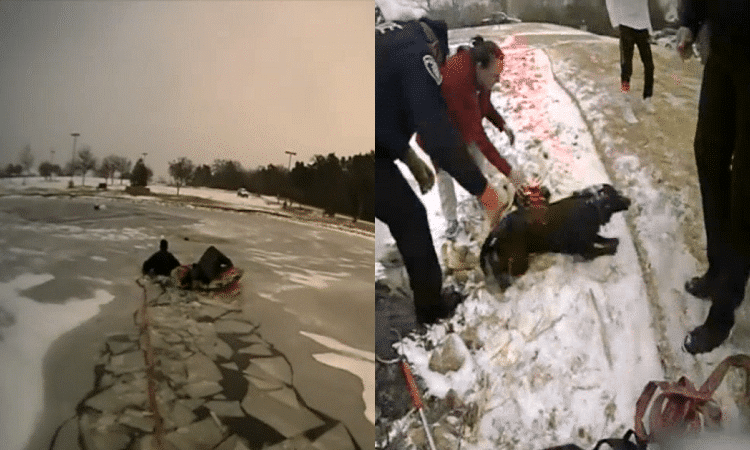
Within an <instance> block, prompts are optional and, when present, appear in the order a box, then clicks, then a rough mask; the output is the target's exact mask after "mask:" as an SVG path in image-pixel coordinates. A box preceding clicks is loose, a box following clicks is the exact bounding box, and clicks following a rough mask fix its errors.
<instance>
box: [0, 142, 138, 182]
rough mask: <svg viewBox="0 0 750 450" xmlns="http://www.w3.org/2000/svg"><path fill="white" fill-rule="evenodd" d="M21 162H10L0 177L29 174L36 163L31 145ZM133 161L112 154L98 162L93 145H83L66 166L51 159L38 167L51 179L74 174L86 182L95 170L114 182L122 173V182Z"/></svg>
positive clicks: (26, 147) (20, 157) (23, 153)
mask: <svg viewBox="0 0 750 450" xmlns="http://www.w3.org/2000/svg"><path fill="white" fill-rule="evenodd" d="M19 161H20V164H8V165H7V166H6V167H5V168H4V169H2V170H0V177H14V176H21V175H28V174H29V173H30V170H31V167H32V165H33V164H34V155H33V153H32V152H31V146H30V145H26V146H25V147H24V148H23V150H22V151H21V154H20V155H19ZM132 166H133V163H132V162H131V161H130V160H129V159H128V158H125V157H123V156H116V155H110V156H107V157H106V158H104V159H103V160H102V161H101V163H98V160H97V158H96V157H95V156H94V154H93V152H92V151H91V147H89V146H88V145H83V146H82V147H81V149H80V150H79V151H78V152H76V153H75V155H74V159H73V161H69V162H68V163H67V164H65V166H64V167H60V165H59V164H53V163H51V162H50V161H47V160H45V161H43V162H41V163H40V164H39V166H38V167H37V170H38V171H39V175H40V176H42V177H44V178H46V179H50V178H52V176H54V175H57V176H73V175H76V174H80V175H81V184H85V182H86V174H87V173H89V172H90V171H93V173H94V175H96V176H98V177H101V178H105V179H109V180H111V181H110V183H114V176H115V174H116V173H117V174H119V175H120V182H121V183H122V180H126V179H129V178H130V171H131V167H132Z"/></svg>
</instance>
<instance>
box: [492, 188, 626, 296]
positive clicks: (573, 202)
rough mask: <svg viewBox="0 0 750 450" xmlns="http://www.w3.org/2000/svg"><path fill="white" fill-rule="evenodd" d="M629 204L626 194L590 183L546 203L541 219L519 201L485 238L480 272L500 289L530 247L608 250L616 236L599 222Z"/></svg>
mask: <svg viewBox="0 0 750 450" xmlns="http://www.w3.org/2000/svg"><path fill="white" fill-rule="evenodd" d="M547 201H549V196H548V195H547ZM629 206H630V199H629V198H627V197H625V196H623V195H622V194H620V193H619V192H617V190H616V189H615V188H614V187H612V186H611V185H609V184H602V185H596V186H591V187H589V188H587V189H585V190H582V191H578V192H574V193H573V194H572V195H571V196H569V197H566V198H564V199H562V200H560V201H557V202H555V203H552V204H549V205H548V206H547V211H546V213H545V215H544V218H543V219H542V220H541V221H536V220H534V219H533V217H534V216H533V214H532V212H531V211H530V208H527V207H523V206H520V205H519V207H518V208H517V209H516V210H515V211H513V212H512V213H510V214H508V215H507V216H505V217H504V218H503V219H502V220H501V221H500V223H499V224H498V225H497V226H496V227H495V229H493V230H492V232H490V235H489V236H488V237H487V239H486V240H485V242H484V245H483V246H482V252H481V254H480V261H481V265H482V270H483V271H484V273H485V276H488V277H489V276H490V274H492V275H494V277H495V279H496V280H497V281H498V283H499V284H500V287H501V288H503V289H504V288H507V287H508V286H510V283H511V281H512V280H513V277H514V276H519V275H521V274H523V273H524V272H526V270H528V268H529V254H530V253H543V252H555V253H566V254H572V255H581V256H583V257H584V258H585V259H593V258H596V257H597V256H601V255H612V254H614V253H615V252H616V251H617V244H618V243H619V240H618V239H617V238H605V237H602V236H600V235H599V227H600V226H602V225H604V224H606V223H607V222H609V219H610V218H611V217H612V214H614V213H616V212H619V211H625V210H626V209H628V207H629Z"/></svg>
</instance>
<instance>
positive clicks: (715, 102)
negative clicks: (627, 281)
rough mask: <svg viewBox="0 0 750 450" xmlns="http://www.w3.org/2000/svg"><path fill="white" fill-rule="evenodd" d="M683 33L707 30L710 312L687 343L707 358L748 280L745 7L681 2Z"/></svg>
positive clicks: (749, 91) (701, 107) (704, 162)
mask: <svg viewBox="0 0 750 450" xmlns="http://www.w3.org/2000/svg"><path fill="white" fill-rule="evenodd" d="M681 22H682V25H683V26H686V27H688V28H690V30H691V31H692V33H693V36H697V35H698V30H699V28H700V26H701V25H704V24H705V25H708V27H709V30H710V32H709V36H710V37H709V42H710V51H709V53H708V58H707V60H706V65H705V67H704V72H703V80H702V84H701V93H700V100H699V103H698V124H697V127H696V131H695V140H694V150H695V162H696V166H697V168H698V180H699V182H700V188H701V198H702V201H703V215H704V223H705V228H706V242H707V249H706V253H707V256H708V263H709V267H708V272H707V274H706V277H705V278H706V280H707V281H708V282H709V284H710V285H711V288H710V291H711V297H712V306H711V309H710V311H709V313H708V317H707V319H706V322H705V324H704V325H703V326H702V327H699V328H698V329H696V330H694V331H693V332H692V333H691V335H690V336H689V338H688V341H686V348H687V349H688V350H689V351H690V352H691V353H700V352H703V351H708V350H710V349H711V348H713V347H714V346H716V345H718V344H719V343H721V341H723V338H722V337H724V338H725V337H726V334H728V333H729V330H730V329H731V328H732V326H733V325H734V310H735V308H737V306H739V304H740V303H741V302H742V299H743V298H744V295H745V283H746V282H747V278H748V273H749V272H750V2H748V0H710V1H702V0H685V1H683V5H682V11H681Z"/></svg>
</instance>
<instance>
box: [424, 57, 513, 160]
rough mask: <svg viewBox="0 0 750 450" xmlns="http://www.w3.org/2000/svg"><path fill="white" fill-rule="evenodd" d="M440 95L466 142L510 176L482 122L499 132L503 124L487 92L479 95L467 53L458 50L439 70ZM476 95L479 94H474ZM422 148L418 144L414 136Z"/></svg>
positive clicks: (474, 69) (503, 121)
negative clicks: (487, 122)
mask: <svg viewBox="0 0 750 450" xmlns="http://www.w3.org/2000/svg"><path fill="white" fill-rule="evenodd" d="M441 73H442V75H443V83H442V86H441V91H442V93H443V97H444V98H445V101H446V103H447V104H448V115H449V116H450V118H451V121H452V122H453V125H455V127H456V129H458V131H459V132H460V133H461V136H462V137H463V139H464V141H465V142H467V143H468V142H476V144H477V145H478V146H479V150H481V151H482V154H483V155H484V156H485V158H487V160H489V162H490V163H492V165H493V166H495V167H497V169H498V170H499V171H500V172H502V173H503V174H504V175H509V174H510V171H511V167H510V164H508V161H506V160H505V159H504V158H503V157H502V156H500V153H498V151H497V149H496V148H495V146H494V145H492V142H490V139H489V138H488V137H487V134H486V133H485V132H484V127H483V126H482V118H484V117H486V118H487V119H488V120H489V121H490V122H491V123H492V124H493V125H495V126H496V127H497V129H498V130H500V131H502V130H503V129H504V128H505V120H503V118H502V117H501V116H500V114H498V112H497V110H495V107H494V106H492V103H491V102H490V94H491V92H490V91H486V90H482V91H479V89H478V87H477V85H476V66H475V64H474V63H473V62H472V60H471V53H470V52H469V51H468V50H465V49H463V50H459V51H458V53H456V54H455V55H453V56H451V57H450V58H448V61H447V62H446V63H445V65H444V66H443V67H442V68H441ZM477 91H479V92H477ZM417 142H418V143H419V145H420V146H421V145H422V143H421V140H420V138H419V136H417Z"/></svg>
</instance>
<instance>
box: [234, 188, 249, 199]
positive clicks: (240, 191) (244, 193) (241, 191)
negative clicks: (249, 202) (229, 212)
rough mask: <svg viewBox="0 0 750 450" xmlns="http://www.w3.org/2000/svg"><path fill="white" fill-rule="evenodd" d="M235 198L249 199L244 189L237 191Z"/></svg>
mask: <svg viewBox="0 0 750 450" xmlns="http://www.w3.org/2000/svg"><path fill="white" fill-rule="evenodd" d="M237 197H244V198H247V197H250V193H249V192H247V189H245V188H240V189H239V190H238V191H237Z"/></svg>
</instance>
